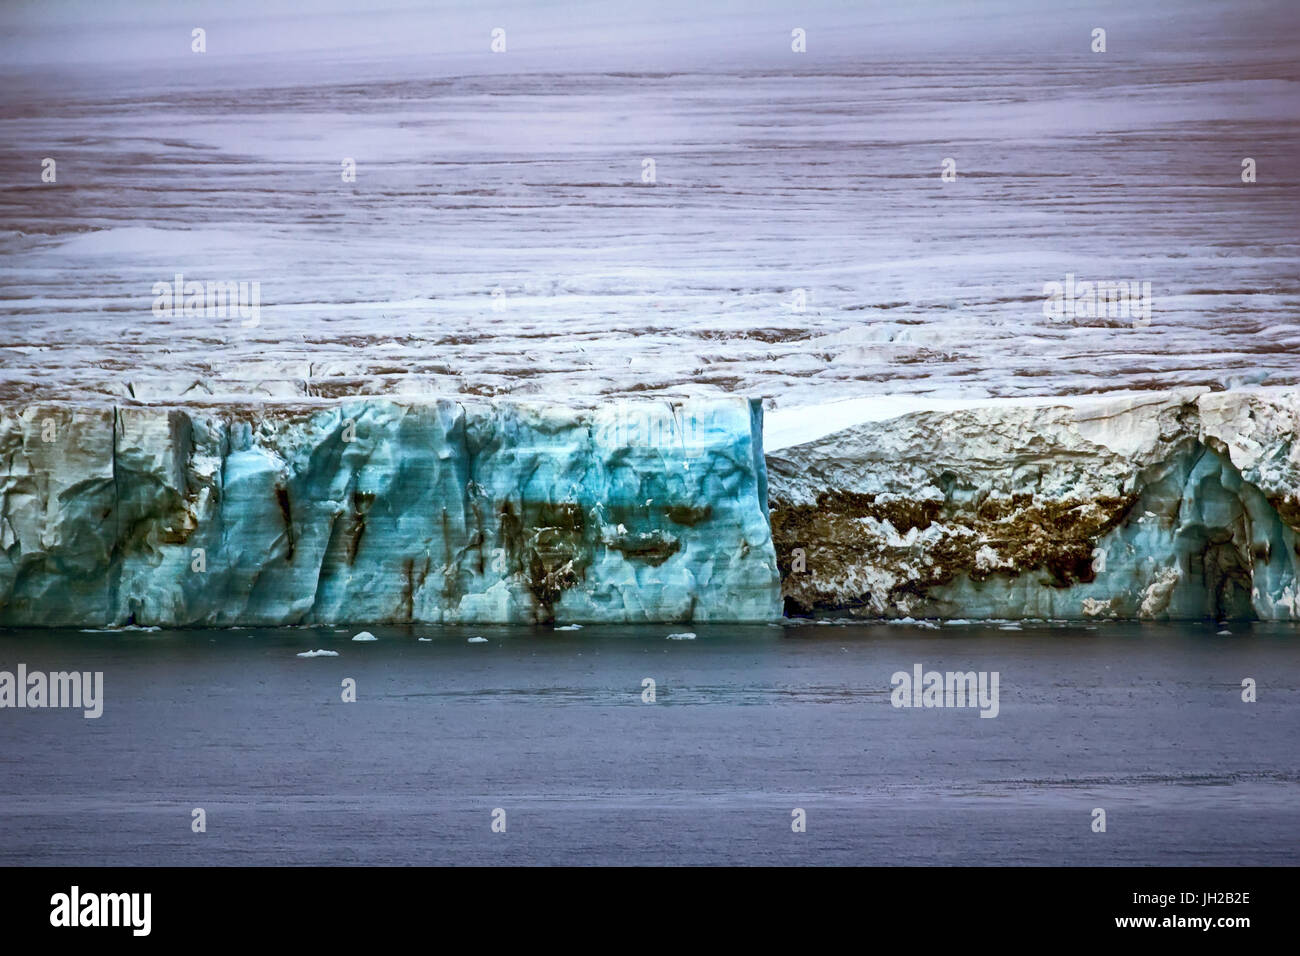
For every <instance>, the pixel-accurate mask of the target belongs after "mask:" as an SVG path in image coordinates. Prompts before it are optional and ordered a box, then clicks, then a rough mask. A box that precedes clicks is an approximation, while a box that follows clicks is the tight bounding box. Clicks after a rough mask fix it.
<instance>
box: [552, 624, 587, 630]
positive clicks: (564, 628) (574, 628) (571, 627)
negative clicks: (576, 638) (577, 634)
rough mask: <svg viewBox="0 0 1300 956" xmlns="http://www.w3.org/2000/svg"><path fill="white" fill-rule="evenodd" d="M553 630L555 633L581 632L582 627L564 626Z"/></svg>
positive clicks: (574, 625) (576, 625)
mask: <svg viewBox="0 0 1300 956" xmlns="http://www.w3.org/2000/svg"><path fill="white" fill-rule="evenodd" d="M555 630H557V631H581V630H582V625H581V624H566V625H564V627H557V628H556V629H555Z"/></svg>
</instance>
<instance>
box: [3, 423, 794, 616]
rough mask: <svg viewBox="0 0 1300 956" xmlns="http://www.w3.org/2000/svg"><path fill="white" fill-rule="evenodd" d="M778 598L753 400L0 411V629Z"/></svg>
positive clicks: (742, 608) (759, 608)
mask: <svg viewBox="0 0 1300 956" xmlns="http://www.w3.org/2000/svg"><path fill="white" fill-rule="evenodd" d="M779 613H780V583H779V580H778V577H777V571H776V564H775V555H774V552H773V548H772V540H771V534H770V528H769V524H768V512H767V502H766V489H765V473H764V465H763V453H762V412H761V408H760V406H759V404H758V403H757V402H751V401H748V400H745V399H739V398H736V399H719V400H707V401H685V402H680V403H668V402H614V403H609V404H607V405H604V406H601V407H599V408H595V409H575V408H565V407H560V406H556V405H548V404H541V403H526V402H503V401H497V402H484V403H478V404H474V403H465V402H458V401H452V400H436V399H428V400H393V399H381V398H366V399H361V400H340V401H329V400H319V401H315V402H312V403H310V404H284V403H281V404H263V403H255V402H250V403H246V404H220V405H208V406H204V405H199V404H190V405H185V406H146V405H120V406H117V407H111V406H110V407H103V406H92V405H73V404H44V405H42V404H34V405H27V406H23V407H9V408H0V624H4V625H50V626H52V625H72V626H91V627H101V626H118V625H125V624H137V625H151V624H158V625H176V626H183V625H190V626H230V625H293V624H350V623H361V622H365V623H372V622H373V623H379V622H415V623H426V622H470V621H472V622H502V623H515V622H518V623H535V622H548V621H555V622H636V621H766V620H771V619H773V618H774V617H776V616H778V615H779Z"/></svg>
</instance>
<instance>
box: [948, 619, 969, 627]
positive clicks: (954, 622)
mask: <svg viewBox="0 0 1300 956" xmlns="http://www.w3.org/2000/svg"><path fill="white" fill-rule="evenodd" d="M969 623H970V621H968V620H966V618H964V617H954V618H953V619H952V620H951V621H949V622H948V624H949V625H950V626H951V625H953V624H969Z"/></svg>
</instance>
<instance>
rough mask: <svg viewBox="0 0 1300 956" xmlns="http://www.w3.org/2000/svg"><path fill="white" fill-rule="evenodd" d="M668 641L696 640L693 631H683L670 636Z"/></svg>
mask: <svg viewBox="0 0 1300 956" xmlns="http://www.w3.org/2000/svg"><path fill="white" fill-rule="evenodd" d="M668 640H670V641H693V640H695V633H694V632H693V631H682V632H681V633H680V634H669V635H668Z"/></svg>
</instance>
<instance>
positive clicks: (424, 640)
mask: <svg viewBox="0 0 1300 956" xmlns="http://www.w3.org/2000/svg"><path fill="white" fill-rule="evenodd" d="M416 640H417V641H421V642H422V643H426V644H427V643H428V642H429V641H432V640H433V638H431V637H417V638H416Z"/></svg>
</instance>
